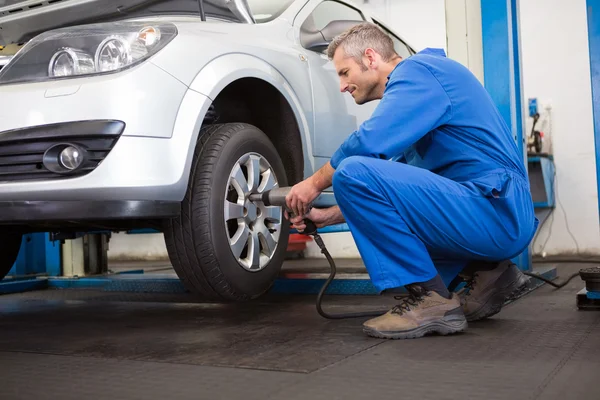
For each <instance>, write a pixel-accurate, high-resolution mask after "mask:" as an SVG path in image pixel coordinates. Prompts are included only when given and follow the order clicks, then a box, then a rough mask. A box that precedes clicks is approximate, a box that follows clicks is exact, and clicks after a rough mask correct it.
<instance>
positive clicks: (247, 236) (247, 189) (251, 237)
mask: <svg viewBox="0 0 600 400" xmlns="http://www.w3.org/2000/svg"><path fill="white" fill-rule="evenodd" d="M275 187H278V181H277V176H276V175H275V171H274V170H273V168H272V167H271V164H270V163H269V162H268V161H267V159H266V158H265V157H263V156H262V155H260V154H258V153H246V154H244V155H243V156H241V157H240V158H239V159H238V160H237V161H236V162H235V164H234V165H233V168H232V169H231V172H230V173H229V179H228V182H227V189H226V192H225V205H224V220H225V229H226V231H227V233H228V240H229V247H230V249H231V252H232V254H233V256H234V257H235V258H236V260H237V262H238V264H239V265H240V266H241V267H242V268H244V269H245V270H247V271H250V272H258V271H262V270H263V269H264V268H266V267H267V265H269V263H270V261H271V260H272V259H273V256H274V255H275V252H276V250H277V248H278V246H279V237H280V232H281V223H282V218H283V210H282V207H278V206H269V207H267V206H265V205H264V203H263V202H262V201H257V202H253V201H250V200H249V196H250V195H251V194H255V193H263V192H265V191H267V190H271V189H273V188H275Z"/></svg>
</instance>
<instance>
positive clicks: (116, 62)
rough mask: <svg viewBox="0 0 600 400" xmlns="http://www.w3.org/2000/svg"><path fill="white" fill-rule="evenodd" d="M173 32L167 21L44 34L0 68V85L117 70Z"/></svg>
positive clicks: (162, 42)
mask: <svg viewBox="0 0 600 400" xmlns="http://www.w3.org/2000/svg"><path fill="white" fill-rule="evenodd" d="M176 35H177V28H176V27H175V25H173V24H170V23H162V22H161V23H155V22H149V21H125V22H111V23H102V24H93V25H85V26H79V27H71V28H63V29H57V30H53V31H48V32H45V33H43V34H41V35H39V36H37V37H35V38H34V39H32V40H31V41H30V42H29V43H27V44H26V45H25V46H23V48H22V49H21V50H20V51H19V52H18V53H17V55H16V56H15V57H14V59H13V60H12V61H11V62H10V63H9V64H8V65H7V66H6V67H5V68H4V69H2V70H1V71H0V84H2V83H16V82H40V81H46V80H53V79H65V78H73V77H81V76H89V75H98V74H107V73H114V72H119V71H122V70H124V69H127V68H131V67H133V66H134V65H137V64H139V63H141V62H143V61H144V60H147V59H148V58H150V57H151V56H153V55H154V54H156V53H157V52H158V51H160V50H161V49H162V48H164V47H165V46H166V45H167V44H168V43H169V42H170V41H171V40H173V38H174V37H175V36H176Z"/></svg>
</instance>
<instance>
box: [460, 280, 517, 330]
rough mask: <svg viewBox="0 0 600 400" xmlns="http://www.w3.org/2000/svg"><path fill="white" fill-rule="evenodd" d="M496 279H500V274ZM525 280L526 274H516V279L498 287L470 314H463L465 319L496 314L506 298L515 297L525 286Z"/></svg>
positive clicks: (469, 320)
mask: <svg viewBox="0 0 600 400" xmlns="http://www.w3.org/2000/svg"><path fill="white" fill-rule="evenodd" d="M508 272H510V270H507V271H506V272H504V273H508ZM498 279H499V280H500V279H502V276H500V278H498ZM527 282H528V279H527V276H526V275H523V274H522V273H520V274H518V277H517V279H516V280H512V281H511V282H510V283H509V284H508V285H505V286H503V287H502V288H500V289H499V290H498V291H497V292H496V293H494V294H493V295H492V296H490V297H489V298H488V300H487V301H486V302H485V304H484V305H482V306H481V307H479V309H477V310H475V311H473V312H472V313H470V314H465V317H466V319H467V321H468V322H473V321H478V320H482V319H485V318H489V317H491V316H493V315H496V314H498V313H499V312H500V311H501V310H502V307H504V303H505V302H506V301H507V300H512V299H515V298H516V297H518V296H519V295H520V294H521V293H522V292H523V291H524V290H525V289H526V288H527Z"/></svg>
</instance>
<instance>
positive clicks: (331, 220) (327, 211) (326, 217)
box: [286, 206, 345, 232]
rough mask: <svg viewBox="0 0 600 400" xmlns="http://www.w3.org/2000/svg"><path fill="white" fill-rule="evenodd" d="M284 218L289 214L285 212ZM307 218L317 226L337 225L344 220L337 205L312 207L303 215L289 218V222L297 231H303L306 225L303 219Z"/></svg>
mask: <svg viewBox="0 0 600 400" xmlns="http://www.w3.org/2000/svg"><path fill="white" fill-rule="evenodd" d="M286 218H289V216H288V215H287V213H286ZM305 218H308V219H310V220H311V221H312V222H314V223H315V225H316V226H317V228H323V227H324V226H330V225H337V224H342V223H344V222H345V219H344V216H343V215H342V212H341V210H340V208H339V207H338V206H333V207H329V208H313V209H312V210H310V212H309V213H308V214H307V215H305V216H303V217H294V218H291V219H290V222H291V223H292V224H293V225H294V228H296V230H297V231H298V232H302V231H304V229H306V225H305V224H304V219H305Z"/></svg>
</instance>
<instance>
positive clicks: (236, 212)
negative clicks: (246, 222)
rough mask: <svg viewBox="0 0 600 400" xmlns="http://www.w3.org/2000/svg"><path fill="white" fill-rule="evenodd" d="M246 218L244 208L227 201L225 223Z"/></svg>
mask: <svg viewBox="0 0 600 400" xmlns="http://www.w3.org/2000/svg"><path fill="white" fill-rule="evenodd" d="M243 217H244V206H242V205H239V204H238V203H233V202H231V201H228V200H225V221H229V220H230V219H237V218H243Z"/></svg>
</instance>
